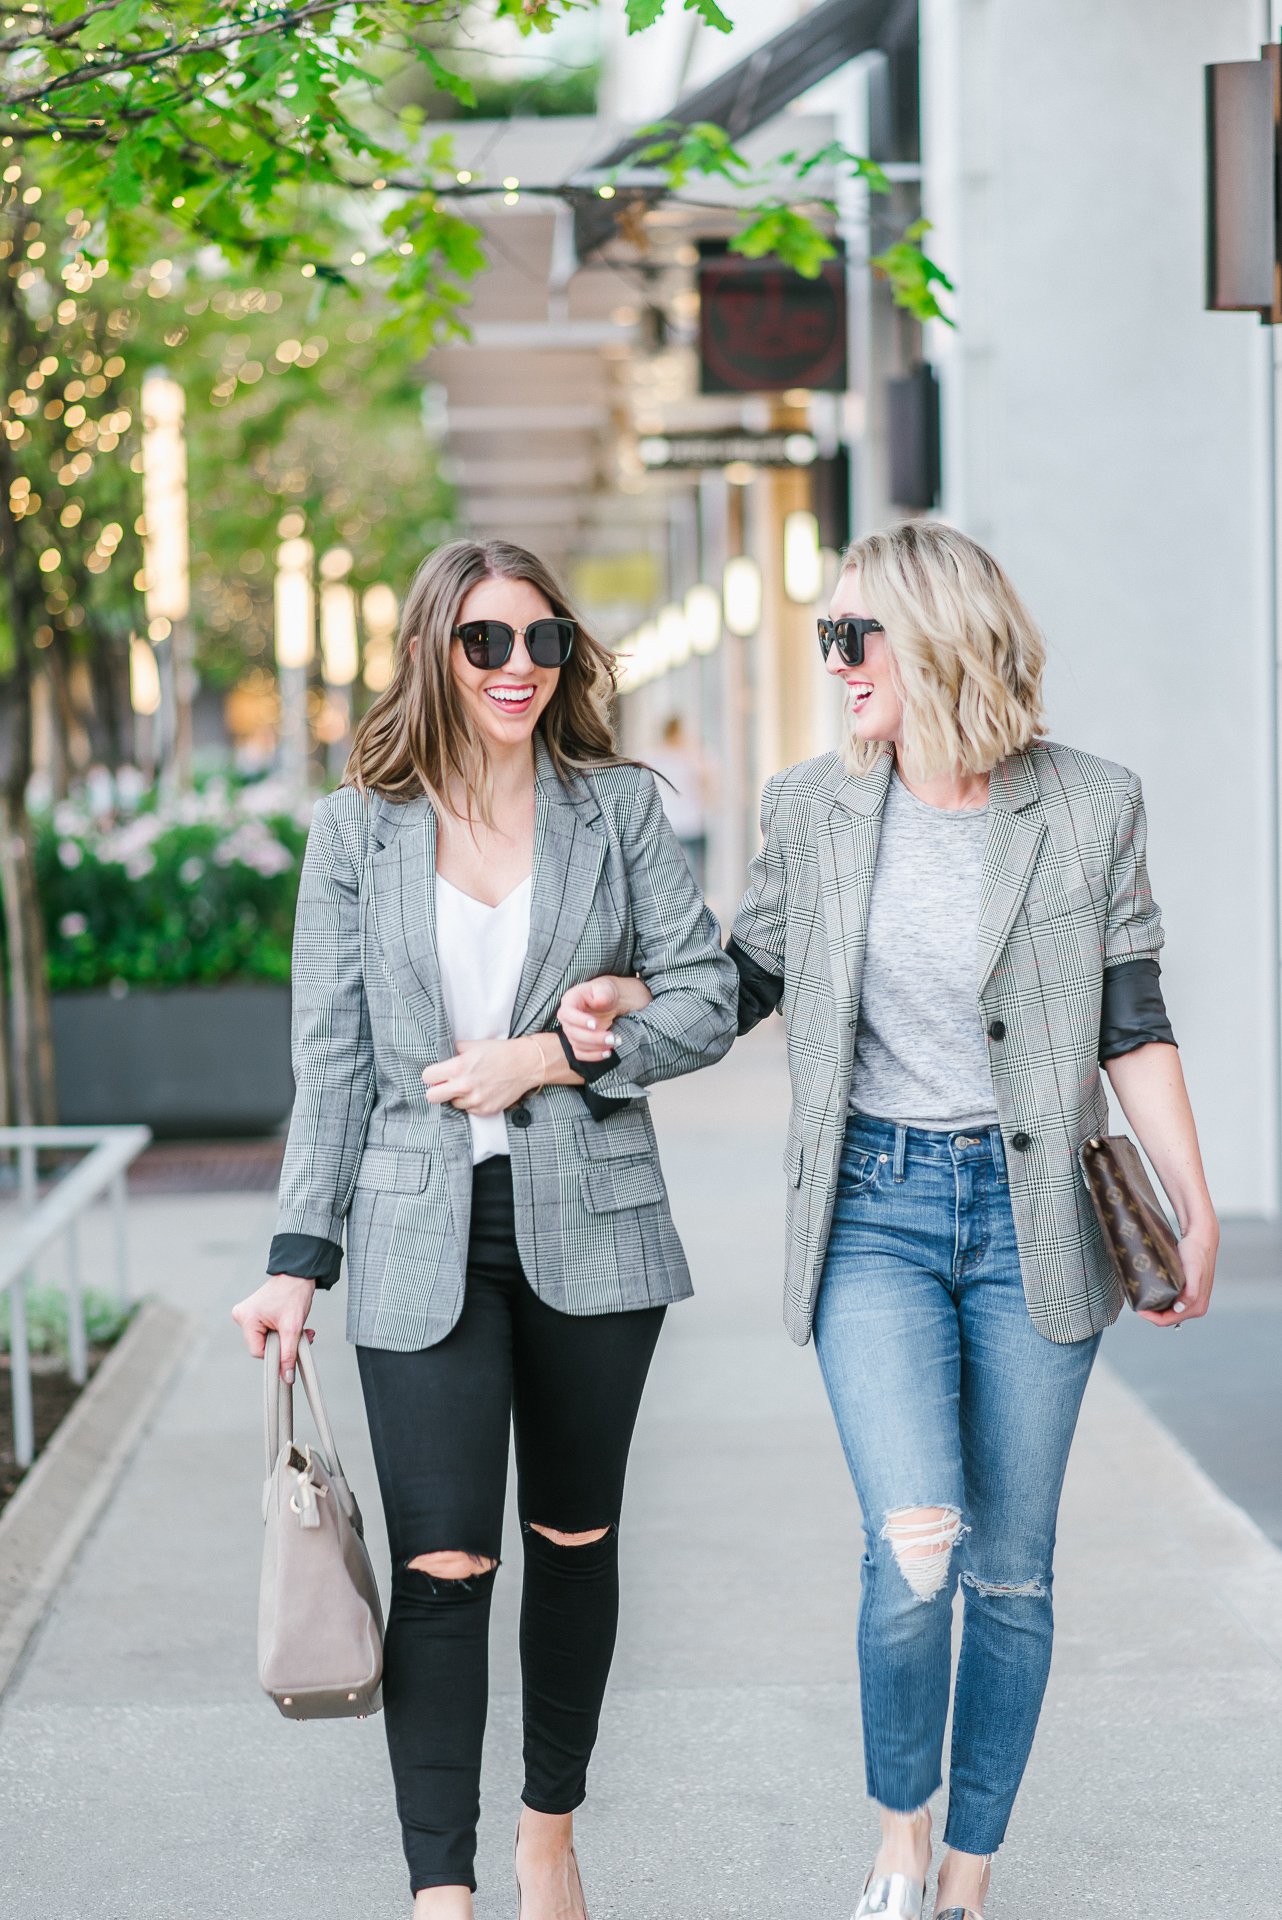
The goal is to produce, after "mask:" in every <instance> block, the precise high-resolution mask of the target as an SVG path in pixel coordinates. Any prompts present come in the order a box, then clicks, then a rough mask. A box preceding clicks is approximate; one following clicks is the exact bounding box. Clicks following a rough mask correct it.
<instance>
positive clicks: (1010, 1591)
mask: <svg viewBox="0 0 1282 1920" xmlns="http://www.w3.org/2000/svg"><path fill="white" fill-rule="evenodd" d="M962 1585H963V1586H964V1587H970V1588H972V1589H973V1591H974V1592H975V1593H977V1594H978V1595H979V1597H980V1599H981V1600H1049V1599H1050V1588H1049V1587H1047V1586H1046V1585H1044V1583H1043V1582H1042V1581H1040V1580H1021V1581H1020V1583H1019V1585H1018V1586H1003V1585H1002V1584H1001V1582H1000V1581H995V1580H981V1579H980V1578H979V1575H978V1574H976V1573H969V1572H967V1573H964V1574H963V1575H962Z"/></svg>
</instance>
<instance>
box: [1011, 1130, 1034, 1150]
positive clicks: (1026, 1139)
mask: <svg viewBox="0 0 1282 1920" xmlns="http://www.w3.org/2000/svg"><path fill="white" fill-rule="evenodd" d="M1010 1143H1011V1145H1012V1147H1014V1149H1015V1151H1016V1153H1027V1152H1028V1149H1029V1148H1030V1147H1031V1146H1032V1144H1033V1136H1032V1134H1031V1133H1012V1135H1011V1137H1010Z"/></svg>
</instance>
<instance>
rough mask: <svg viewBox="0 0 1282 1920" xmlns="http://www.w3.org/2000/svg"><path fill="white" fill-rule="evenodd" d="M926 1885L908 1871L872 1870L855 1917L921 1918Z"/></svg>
mask: <svg viewBox="0 0 1282 1920" xmlns="http://www.w3.org/2000/svg"><path fill="white" fill-rule="evenodd" d="M925 1895H926V1888H925V1886H924V1885H923V1883H922V1882H921V1881H920V1880H910V1879H909V1878H908V1875H907V1874H906V1873H870V1874H869V1875H868V1878H867V1879H866V1880H865V1881H864V1890H863V1894H862V1895H861V1897H860V1901H859V1905H858V1906H857V1907H856V1908H855V1920H877V1917H878V1916H879V1917H880V1920H921V1903H922V1901H923V1899H924V1898H925Z"/></svg>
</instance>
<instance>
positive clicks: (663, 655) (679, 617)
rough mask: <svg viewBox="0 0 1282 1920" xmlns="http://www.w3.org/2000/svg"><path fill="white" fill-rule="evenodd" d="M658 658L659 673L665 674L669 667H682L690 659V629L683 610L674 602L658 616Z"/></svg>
mask: <svg viewBox="0 0 1282 1920" xmlns="http://www.w3.org/2000/svg"><path fill="white" fill-rule="evenodd" d="M658 651H659V658H660V660H661V661H662V663H663V664H662V666H661V667H660V668H659V672H660V673H666V672H667V670H668V668H669V667H683V666H684V665H685V663H686V661H687V660H688V659H689V658H690V629H689V627H688V626H687V625H686V617H685V610H684V608H682V607H679V606H678V605H677V603H676V602H675V601H672V602H671V603H670V604H669V605H668V606H666V607H664V609H663V611H662V612H661V613H660V615H659V648H658Z"/></svg>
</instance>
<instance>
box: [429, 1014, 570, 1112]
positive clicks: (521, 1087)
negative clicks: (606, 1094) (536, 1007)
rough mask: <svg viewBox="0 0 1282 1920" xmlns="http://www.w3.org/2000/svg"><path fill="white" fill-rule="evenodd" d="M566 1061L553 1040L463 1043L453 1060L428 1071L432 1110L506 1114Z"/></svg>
mask: <svg viewBox="0 0 1282 1920" xmlns="http://www.w3.org/2000/svg"><path fill="white" fill-rule="evenodd" d="M554 1054H555V1056H556V1060H559V1059H561V1058H562V1057H563V1056H562V1054H561V1048H560V1045H559V1043H558V1042H557V1041H556V1040H555V1039H554V1038H551V1037H543V1038H536V1037H535V1036H534V1035H532V1034H525V1035H523V1036H522V1037H521V1038H520V1039H519V1040H460V1041H459V1043H458V1051H457V1052H456V1053H455V1055H454V1058H453V1059H452V1060H437V1061H435V1062H434V1063H433V1064H432V1065H431V1066H430V1067H424V1069H423V1084H424V1086H425V1087H426V1088H427V1097H428V1100H429V1101H430V1102H431V1103H432V1105H433V1106H438V1107H439V1106H445V1105H449V1106H454V1107H458V1108H459V1109H460V1111H461V1112H463V1113H476V1114H491V1113H503V1112H505V1111H506V1109H507V1108H508V1107H514V1106H515V1105H516V1103H517V1101H518V1100H520V1098H521V1096H522V1095H523V1094H526V1093H528V1092H529V1091H530V1088H531V1087H537V1086H538V1085H539V1083H540V1082H541V1081H545V1080H547V1079H548V1078H549V1074H548V1071H547V1069H548V1068H550V1067H552V1066H554V1065H555V1064H556V1060H554V1058H553V1055H554Z"/></svg>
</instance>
